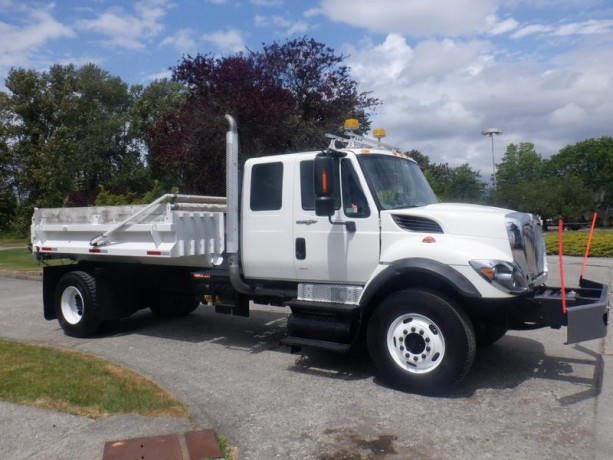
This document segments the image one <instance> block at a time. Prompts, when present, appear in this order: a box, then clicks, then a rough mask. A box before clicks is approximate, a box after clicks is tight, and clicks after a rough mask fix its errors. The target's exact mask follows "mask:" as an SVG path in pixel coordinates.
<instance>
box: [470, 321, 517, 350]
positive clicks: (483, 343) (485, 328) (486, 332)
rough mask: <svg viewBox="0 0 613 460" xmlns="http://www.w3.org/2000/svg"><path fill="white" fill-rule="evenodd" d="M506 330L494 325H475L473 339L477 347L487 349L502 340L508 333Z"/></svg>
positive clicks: (499, 325)
mask: <svg viewBox="0 0 613 460" xmlns="http://www.w3.org/2000/svg"><path fill="white" fill-rule="evenodd" d="M508 330H509V329H508V328H507V327H506V326H503V325H501V324H496V323H481V324H475V338H476V339H477V346H478V347H488V346H490V345H491V344H493V343H494V342H497V341H498V340H500V339H502V338H503V337H504V335H505V334H506V333H507V332H508Z"/></svg>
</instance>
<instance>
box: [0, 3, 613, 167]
mask: <svg viewBox="0 0 613 460" xmlns="http://www.w3.org/2000/svg"><path fill="white" fill-rule="evenodd" d="M301 36H307V37H313V38H314V39H316V40H317V41H320V42H322V43H325V44H326V45H328V46H330V47H332V48H333V49H334V50H335V52H336V53H337V54H342V55H344V56H346V63H347V64H348V66H349V67H350V68H351V77H352V78H353V79H354V80H355V81H357V82H358V83H359V89H360V90H361V91H372V95H373V96H374V97H376V98H378V99H379V100H381V102H382V105H380V106H379V107H377V108H376V109H375V110H374V111H373V113H371V120H372V127H373V128H385V129H386V131H387V137H386V139H385V140H384V142H386V143H388V144H392V145H397V146H398V147H400V148H402V149H403V150H410V149H417V150H419V151H421V152H422V153H424V154H426V155H428V157H429V158H430V160H431V161H433V162H436V163H449V164H450V165H451V166H458V165H460V164H463V163H468V164H469V165H470V166H471V167H472V168H473V169H475V170H478V171H480V172H481V174H482V175H483V176H486V177H488V176H489V175H490V174H491V172H492V168H493V166H492V150H491V139H490V138H489V137H486V136H483V135H482V134H481V133H482V131H483V130H486V129H490V128H498V129H500V130H502V134H500V135H498V136H495V137H494V157H495V161H496V162H497V163H499V162H500V159H501V157H502V155H503V154H504V151H505V148H506V146H507V145H508V144H511V143H514V144H517V143H520V142H531V143H533V144H534V145H535V149H536V151H537V152H538V153H540V154H541V155H542V156H543V157H544V158H547V157H549V156H550V155H552V154H555V153H557V152H558V151H559V150H560V149H561V148H562V147H564V146H566V145H569V144H575V143H577V142H580V141H582V140H584V139H588V138H594V137H601V136H613V0H374V1H373V0H310V1H309V0H141V1H136V2H127V1H118V0H78V1H77V0H74V1H73V0H57V1H55V2H50V1H33V0H0V89H2V90H5V89H6V88H5V86H4V81H5V78H6V76H7V74H8V72H9V70H10V69H11V68H18V67H23V68H34V69H36V70H39V71H45V70H47V69H48V68H49V66H51V65H52V64H58V63H59V64H70V63H72V64H75V65H76V66H80V65H83V64H85V63H89V62H93V63H95V64H97V65H98V66H100V67H101V68H103V69H105V70H107V71H109V72H110V73H111V74H113V75H115V76H118V77H120V78H121V79H122V80H124V81H125V82H127V83H129V84H143V85H147V84H149V83H150V82H152V81H153V80H154V79H156V78H164V77H170V75H171V72H170V70H169V69H170V68H171V67H173V66H175V65H177V64H178V63H179V61H180V59H181V58H182V56H184V55H192V56H193V55H195V54H196V53H201V54H214V55H219V56H224V55H228V54H231V53H236V52H239V51H242V50H246V49H259V48H260V47H261V45H262V43H266V44H269V43H272V42H273V41H277V42H280V43H282V42H284V41H285V40H286V39H288V38H290V39H291V38H296V37H301Z"/></svg>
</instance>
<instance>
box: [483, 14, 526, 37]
mask: <svg viewBox="0 0 613 460" xmlns="http://www.w3.org/2000/svg"><path fill="white" fill-rule="evenodd" d="M488 22H491V25H490V29H489V30H488V34H489V35H502V34H507V33H509V32H511V31H513V30H515V29H517V27H519V23H518V22H517V21H516V20H515V19H513V18H507V19H505V20H503V21H497V20H496V17H495V16H493V17H491V19H488Z"/></svg>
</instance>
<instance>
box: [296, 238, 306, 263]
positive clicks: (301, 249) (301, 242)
mask: <svg viewBox="0 0 613 460" xmlns="http://www.w3.org/2000/svg"><path fill="white" fill-rule="evenodd" d="M296 259H298V260H304V259H306V240H305V239H304V238H296Z"/></svg>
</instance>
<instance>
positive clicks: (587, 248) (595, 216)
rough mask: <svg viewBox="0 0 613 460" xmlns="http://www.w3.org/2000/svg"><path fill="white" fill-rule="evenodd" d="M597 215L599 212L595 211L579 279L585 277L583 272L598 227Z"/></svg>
mask: <svg viewBox="0 0 613 460" xmlns="http://www.w3.org/2000/svg"><path fill="white" fill-rule="evenodd" d="M597 217H598V214H597V213H594V217H592V226H591V227H590V235H589V236H588V237H587V246H586V248H585V256H583V265H582V266H581V276H580V278H579V279H583V274H584V273H585V266H586V264H587V257H588V255H589V254H590V246H591V245H592V237H593V236H594V228H595V227H596V218H597Z"/></svg>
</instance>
